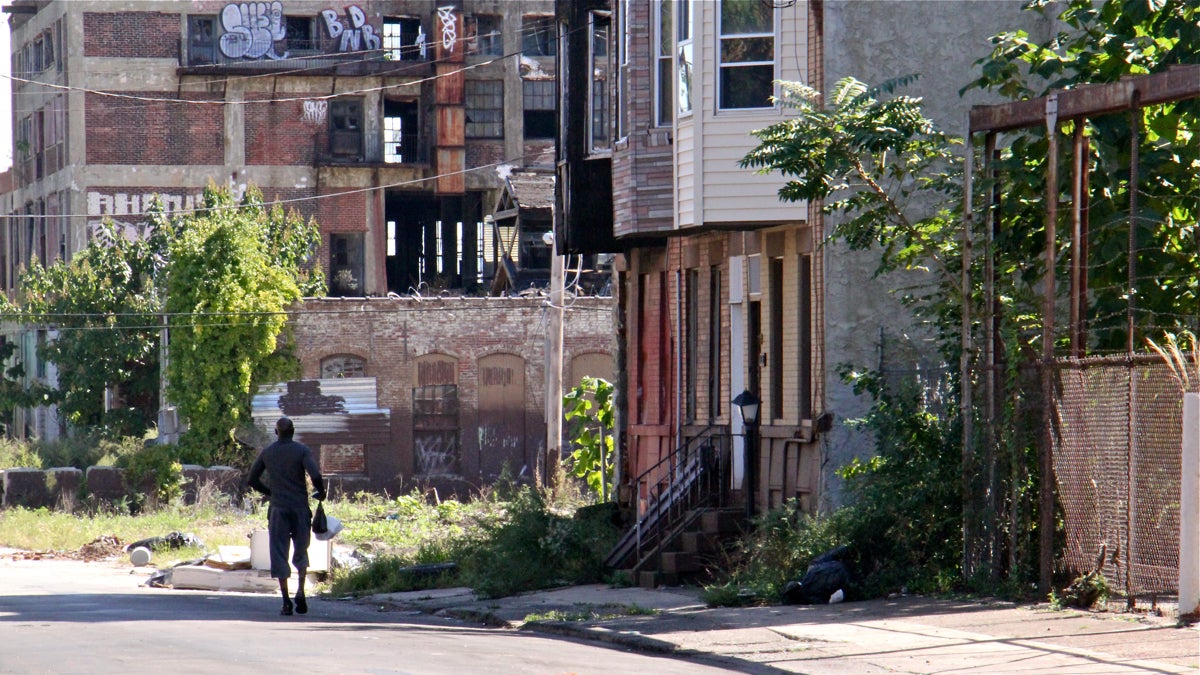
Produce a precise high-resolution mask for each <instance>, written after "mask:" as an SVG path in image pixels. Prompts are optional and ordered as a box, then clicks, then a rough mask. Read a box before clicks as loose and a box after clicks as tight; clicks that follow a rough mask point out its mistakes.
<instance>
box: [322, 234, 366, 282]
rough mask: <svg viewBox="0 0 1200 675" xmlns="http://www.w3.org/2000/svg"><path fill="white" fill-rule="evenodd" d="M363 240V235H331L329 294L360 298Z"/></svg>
mask: <svg viewBox="0 0 1200 675" xmlns="http://www.w3.org/2000/svg"><path fill="white" fill-rule="evenodd" d="M362 248H363V239H362V234H361V233H357V232H354V233H347V234H331V235H329V294H330V295H332V296H343V297H344V296H360V295H362V294H363V288H362V258H363V251H362Z"/></svg>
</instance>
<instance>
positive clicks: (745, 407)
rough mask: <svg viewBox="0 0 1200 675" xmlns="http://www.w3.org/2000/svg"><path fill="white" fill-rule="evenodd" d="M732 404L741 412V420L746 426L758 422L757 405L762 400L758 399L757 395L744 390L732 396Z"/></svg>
mask: <svg viewBox="0 0 1200 675" xmlns="http://www.w3.org/2000/svg"><path fill="white" fill-rule="evenodd" d="M733 404H734V405H735V406H737V409H738V412H740V413H741V414H742V421H743V422H745V423H746V425H747V426H754V425H755V424H758V407H759V405H761V404H762V401H760V400H758V397H757V396H755V395H754V394H752V393H750V391H749V390H746V391H743V392H742V393H740V394H738V395H737V396H735V397H734V398H733Z"/></svg>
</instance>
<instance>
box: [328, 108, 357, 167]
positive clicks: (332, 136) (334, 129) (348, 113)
mask: <svg viewBox="0 0 1200 675" xmlns="http://www.w3.org/2000/svg"><path fill="white" fill-rule="evenodd" d="M362 127H363V103H362V99H341V100H335V101H332V102H330V104H329V144H330V147H329V152H330V154H332V155H333V156H334V157H339V158H342V159H347V158H354V159H362V147H363V134H362Z"/></svg>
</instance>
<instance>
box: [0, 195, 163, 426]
mask: <svg viewBox="0 0 1200 675" xmlns="http://www.w3.org/2000/svg"><path fill="white" fill-rule="evenodd" d="M151 220H152V222H154V223H156V225H157V226H156V227H152V228H151V229H150V230H149V234H148V236H147V237H145V238H141V239H132V240H130V239H126V238H124V237H122V236H121V235H120V233H119V232H118V230H117V228H116V227H114V226H113V225H112V223H110V222H105V223H102V224H101V226H100V229H99V230H98V231H97V232H96V233H95V236H93V237H92V239H91V240H90V241H89V243H88V246H87V247H86V248H85V249H83V250H82V251H80V252H79V253H77V254H76V255H75V256H74V257H72V258H71V260H70V261H64V260H61V259H59V260H56V261H54V262H53V263H52V264H50V265H49V266H48V267H43V266H42V265H41V263H40V262H39V261H37V260H36V259H35V260H34V261H33V262H32V264H31V265H30V267H29V269H28V270H27V271H26V272H25V273H24V274H23V275H22V276H21V278H20V286H19V287H20V296H21V301H22V303H21V304H22V306H23V312H22V313H21V314H20V316H21V317H22V318H23V320H25V321H27V322H29V323H32V324H34V325H37V326H41V327H43V328H46V329H51V330H54V331H56V335H55V336H54V337H53V339H50V340H47V341H45V342H44V343H42V344H39V347H38V352H39V358H42V359H45V360H47V361H49V362H51V363H53V364H54V365H55V366H56V367H57V381H58V385H57V388H56V389H54V390H49V389H44V388H34V389H33V390H26V391H24V392H23V395H22V396H17V398H16V399H13V400H10V403H12V404H15V405H22V406H28V405H38V404H48V403H57V404H58V407H59V410H60V412H61V413H62V414H63V415H64V416H65V418H66V419H67V421H68V422H70V423H71V424H73V425H76V426H86V427H93V428H98V429H100V430H101V431H102V432H104V433H105V434H106V435H134V436H140V435H142V434H143V433H144V432H145V430H146V429H147V427H148V426H149V424H150V423H151V422H152V421H153V420H154V418H155V412H156V411H157V409H158V389H159V364H158V342H159V338H158V324H159V320H160V319H159V312H160V311H161V309H162V299H161V295H160V289H159V287H158V278H159V275H160V273H161V271H162V269H163V266H164V254H165V253H166V247H167V241H168V239H169V228H165V227H162V222H163V221H162V219H161V213H160V212H159V211H157V210H152V212H151ZM109 390H114V391H115V392H116V394H117V398H118V399H119V400H121V401H123V403H124V405H121V406H117V407H112V408H111V409H106V405H105V400H106V396H107V392H108V391H109ZM11 393H13V394H16V392H15V391H14V392H11ZM38 394H41V396H40V398H41V400H40V401H38V400H37V398H38ZM22 398H23V399H24V400H18V399H22Z"/></svg>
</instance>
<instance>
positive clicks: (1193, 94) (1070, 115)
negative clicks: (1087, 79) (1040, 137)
mask: <svg viewBox="0 0 1200 675" xmlns="http://www.w3.org/2000/svg"><path fill="white" fill-rule="evenodd" d="M1048 96H1057V97H1058V118H1059V119H1060V120H1064V121H1065V120H1072V119H1078V118H1080V117H1093V116H1097V115H1105V114H1108V113H1114V112H1120V111H1123V110H1129V108H1131V107H1133V106H1134V105H1135V102H1136V104H1140V105H1142V106H1147V105H1155V104H1158V103H1168V102H1170V101H1179V100H1183V99H1187V98H1200V64H1193V65H1182V66H1172V67H1171V68H1170V69H1169V70H1167V71H1166V72H1162V73H1154V74H1152V75H1138V76H1135V77H1129V78H1125V79H1123V80H1121V81H1120V82H1110V83H1108V84H1086V85H1082V86H1079V87H1076V88H1074V89H1062V90H1059V91H1057V92H1055V93H1054V94H1050V95H1048ZM1046 98H1047V96H1042V97H1039V98H1034V99H1027V100H1024V101H1013V102H1011V103H1001V104H998V105H977V106H973V107H972V108H971V114H970V125H971V129H970V130H971V132H973V133H979V132H991V131H1011V130H1013V129H1021V128H1025V127H1033V126H1037V125H1039V124H1043V123H1044V122H1045V119H1046Z"/></svg>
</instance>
